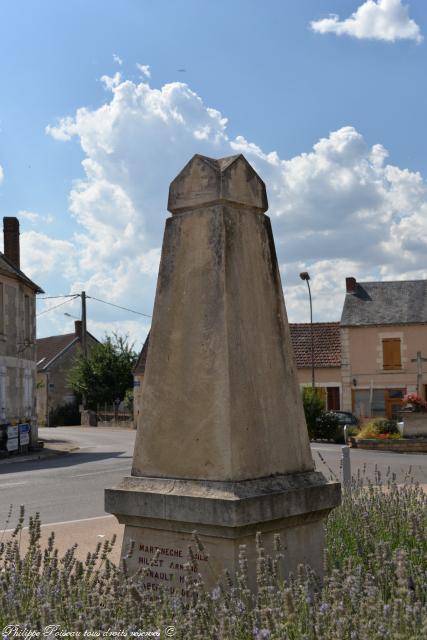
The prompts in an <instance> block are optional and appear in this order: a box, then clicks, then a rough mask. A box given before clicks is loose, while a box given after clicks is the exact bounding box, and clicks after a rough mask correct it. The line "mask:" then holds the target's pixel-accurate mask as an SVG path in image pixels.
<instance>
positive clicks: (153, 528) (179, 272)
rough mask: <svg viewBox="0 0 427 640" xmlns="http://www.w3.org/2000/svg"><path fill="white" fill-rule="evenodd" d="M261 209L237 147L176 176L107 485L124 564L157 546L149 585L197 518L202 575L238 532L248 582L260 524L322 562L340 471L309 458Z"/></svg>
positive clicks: (210, 572) (183, 553)
mask: <svg viewBox="0 0 427 640" xmlns="http://www.w3.org/2000/svg"><path fill="white" fill-rule="evenodd" d="M266 209H267V198H266V195H265V187H264V183H263V182H262V180H261V179H260V178H259V176H257V174H256V173H255V172H254V171H253V169H252V168H251V167H250V165H248V163H247V162H246V160H245V159H244V158H243V157H242V156H237V157H233V158H223V159H221V160H212V159H210V158H204V157H202V156H195V157H194V158H193V159H192V160H191V162H190V163H189V164H188V165H187V166H186V167H185V168H184V170H183V171H182V172H181V173H180V174H179V176H178V177H177V178H176V179H175V180H174V181H173V182H172V185H171V189H170V194H169V210H170V211H171V212H172V213H173V214H174V215H173V216H172V218H169V219H168V220H167V222H166V230H165V236H164V241H163V248H162V258H161V264H160V270H159V277H158V282H157V291H156V301H155V305H154V312H153V321H152V326H151V333H150V343H149V347H148V354H147V361H146V367H145V374H144V384H143V388H142V411H141V412H140V415H139V417H138V432H137V436H136V442H135V452H134V459H133V466H132V476H131V477H127V478H125V479H124V480H123V482H122V483H121V485H119V486H118V487H117V488H115V489H110V490H107V491H106V510H107V511H110V512H111V513H114V514H115V515H116V516H117V517H118V519H119V521H120V522H122V523H124V524H125V525H126V527H125V543H124V547H123V553H126V546H127V543H128V542H129V541H130V540H131V539H134V540H135V541H136V546H137V552H136V554H135V555H134V557H133V558H132V559H130V561H129V562H130V566H131V568H133V569H136V568H137V567H138V566H141V565H142V566H148V563H149V561H150V558H151V557H152V556H153V554H154V551H155V549H156V548H160V556H159V559H158V562H159V564H158V566H157V567H156V568H158V569H159V571H153V567H151V568H150V572H151V573H150V574H149V576H148V577H147V579H146V586H147V588H148V589H158V588H160V586H162V585H163V587H167V588H173V589H175V590H177V589H179V588H180V586H181V585H182V580H183V573H182V571H183V570H182V568H181V567H180V566H179V565H180V564H183V562H182V558H183V559H184V562H185V561H186V560H187V547H188V545H189V544H190V543H191V532H192V531H194V530H197V531H198V533H199V536H200V539H201V541H202V543H203V545H204V546H205V548H206V550H207V553H208V554H209V561H208V560H205V559H201V560H200V567H199V569H200V570H201V572H202V575H203V576H204V578H205V580H206V584H207V586H213V585H214V584H215V583H216V582H217V581H218V579H219V577H220V576H221V575H222V573H223V570H224V569H225V568H228V569H229V570H230V571H235V570H236V569H237V566H238V564H237V563H238V553H239V545H240V544H246V545H247V546H248V555H249V559H250V572H251V576H252V577H251V580H252V584H253V585H254V570H255V569H254V566H255V565H254V562H253V560H254V553H255V550H254V544H255V542H254V540H255V534H256V532H257V531H261V532H263V534H264V536H265V543H266V546H267V549H268V548H271V546H272V541H273V537H274V534H275V533H277V534H279V535H280V536H281V538H282V541H283V544H284V545H285V547H286V550H285V557H286V570H287V571H291V570H294V569H295V568H296V566H297V565H298V563H300V562H308V563H310V564H311V565H312V566H313V568H314V569H315V570H317V571H318V572H319V573H321V569H322V552H323V536H324V534H323V520H324V518H325V516H326V515H327V513H328V512H329V511H330V509H332V508H333V507H334V506H336V505H337V504H338V503H339V500H340V485H339V484H338V483H328V482H327V481H326V480H325V478H324V477H323V475H322V474H320V473H317V472H315V471H314V464H313V460H312V456H311V450H310V445H309V440H308V434H307V428H306V424H305V419H304V411H303V407H302V400H301V394H300V390H299V385H298V382H297V376H296V370H295V364H294V359H293V353H292V347H291V339H290V333H289V327H288V322H287V317H286V310H285V305H284V299H283V291H282V285H281V280H280V273H279V267H278V264H277V259H276V253H275V248H274V241H273V236H272V231H271V226H270V221H269V219H268V218H267V216H265V215H263V211H265V210H266ZM171 554H172V555H171ZM174 557H176V558H179V562H177V563H176V562H175V565H174V564H173V562H174V561H173V558H174ZM160 560H162V561H163V562H162V564H160ZM168 563H169V565H168ZM171 563H172V564H171ZM176 564H178V567H177V566H176Z"/></svg>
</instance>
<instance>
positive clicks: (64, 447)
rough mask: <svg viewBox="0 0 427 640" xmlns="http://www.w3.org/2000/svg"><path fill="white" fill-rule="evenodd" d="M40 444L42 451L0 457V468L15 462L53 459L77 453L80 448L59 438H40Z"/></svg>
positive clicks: (74, 443)
mask: <svg viewBox="0 0 427 640" xmlns="http://www.w3.org/2000/svg"><path fill="white" fill-rule="evenodd" d="M39 441H40V442H43V443H44V447H43V449H40V450H39V451H33V452H31V453H28V454H26V455H19V454H16V455H11V456H5V457H0V467H1V466H3V465H4V464H12V463H17V462H32V461H36V460H46V458H53V457H54V456H60V455H65V454H67V453H73V452H75V451H78V450H79V449H80V447H79V446H78V444H77V443H76V442H72V441H70V440H64V439H61V438H55V439H53V438H52V439H50V438H49V439H48V440H43V438H40V440H39Z"/></svg>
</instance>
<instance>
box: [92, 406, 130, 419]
mask: <svg viewBox="0 0 427 640" xmlns="http://www.w3.org/2000/svg"><path fill="white" fill-rule="evenodd" d="M96 414H97V416H98V422H132V420H133V414H132V412H131V411H129V410H127V409H125V408H124V407H122V406H121V405H116V404H112V405H108V404H104V405H98V406H97V409H96Z"/></svg>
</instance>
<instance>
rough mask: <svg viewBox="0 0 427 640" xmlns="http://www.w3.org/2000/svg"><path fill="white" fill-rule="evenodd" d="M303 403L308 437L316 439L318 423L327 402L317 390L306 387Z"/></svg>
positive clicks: (303, 393) (303, 392) (303, 391)
mask: <svg viewBox="0 0 427 640" xmlns="http://www.w3.org/2000/svg"><path fill="white" fill-rule="evenodd" d="M302 402H303V405H304V414H305V421H306V423H307V429H308V435H309V436H310V438H311V439H313V438H315V437H316V428H317V427H316V422H317V419H318V418H319V417H320V416H321V414H322V411H323V410H324V408H325V402H324V400H323V398H322V396H321V395H320V394H319V391H318V390H317V389H313V388H312V387H304V388H303V390H302Z"/></svg>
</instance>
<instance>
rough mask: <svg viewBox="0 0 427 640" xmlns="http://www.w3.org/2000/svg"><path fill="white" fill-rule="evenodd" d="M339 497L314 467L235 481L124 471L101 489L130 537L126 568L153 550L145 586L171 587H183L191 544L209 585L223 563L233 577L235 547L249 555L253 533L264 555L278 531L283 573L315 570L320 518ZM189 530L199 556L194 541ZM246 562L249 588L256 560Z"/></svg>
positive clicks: (143, 562)
mask: <svg viewBox="0 0 427 640" xmlns="http://www.w3.org/2000/svg"><path fill="white" fill-rule="evenodd" d="M339 499H340V485H339V484H338V483H327V482H326V481H325V478H324V476H323V475H322V474H321V473H319V472H315V471H313V472H306V473H295V474H291V475H282V476H274V477H270V478H260V479H257V480H244V481H240V482H214V481H203V480H177V479H171V478H147V477H145V478H135V477H132V476H129V477H125V478H124V479H123V481H122V482H121V484H120V485H119V486H118V487H116V488H115V489H107V491H106V510H107V511H109V512H110V513H113V514H114V515H115V516H116V517H117V518H118V520H119V522H120V523H122V524H125V525H126V526H125V534H124V548H125V547H126V546H128V545H129V543H130V541H131V540H134V541H135V550H134V553H133V555H132V557H131V558H130V559H129V561H128V566H129V567H130V569H131V571H132V570H136V569H138V568H140V567H148V566H149V565H150V561H151V560H152V558H153V556H154V554H155V552H156V549H159V556H158V559H157V560H156V562H155V566H152V567H150V570H149V573H148V576H147V580H146V586H147V588H149V589H150V588H151V589H154V590H157V589H158V588H159V587H160V586H163V587H166V588H168V589H171V590H175V591H176V590H177V589H178V590H180V589H181V588H183V584H184V575H185V571H184V567H183V565H184V563H186V562H189V561H190V560H189V556H188V546H189V545H191V546H192V549H193V552H194V554H195V556H196V560H197V564H198V570H199V572H200V573H201V575H202V577H203V579H204V582H205V584H206V586H207V587H213V586H215V585H216V584H218V582H219V581H220V580H221V578H222V577H223V575H224V569H225V568H228V569H229V571H230V572H231V574H234V573H235V571H236V570H237V568H238V559H239V547H240V545H243V544H244V545H246V547H247V554H248V557H249V558H254V556H255V536H256V533H257V532H261V533H262V534H263V545H264V546H265V548H266V550H267V552H271V551H272V549H273V540H274V535H275V534H277V533H279V534H280V537H281V541H282V548H283V551H284V556H285V561H284V568H285V571H286V572H287V573H289V572H291V571H292V572H294V571H295V570H296V568H297V566H298V564H300V563H307V564H310V565H311V567H312V568H313V569H314V570H315V571H316V572H317V573H318V574H319V575H321V573H322V564H323V556H322V553H319V549H322V548H323V544H324V525H323V520H324V518H325V516H326V515H327V513H328V512H329V511H330V510H331V508H332V507H334V506H336V504H337V503H338V502H339ZM195 531H196V532H197V533H198V535H199V538H200V541H201V543H202V545H203V547H204V549H205V553H201V552H200V551H199V550H198V549H197V546H196V545H195V544H194V542H192V538H191V536H192V533H193V532H195ZM249 566H250V572H249V578H250V581H251V583H252V586H255V565H254V563H250V565H249ZM194 570H196V569H195V568H194ZM148 578H149V579H148ZM148 585H149V586H148Z"/></svg>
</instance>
